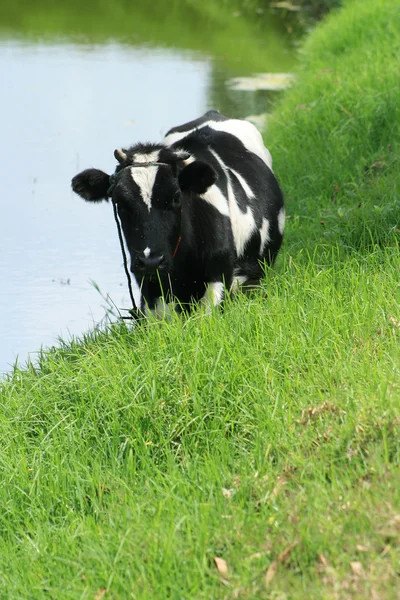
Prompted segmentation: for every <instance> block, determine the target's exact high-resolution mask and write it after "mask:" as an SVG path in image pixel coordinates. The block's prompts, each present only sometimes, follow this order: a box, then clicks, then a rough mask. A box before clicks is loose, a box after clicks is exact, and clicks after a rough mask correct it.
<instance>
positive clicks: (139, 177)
mask: <svg viewBox="0 0 400 600" xmlns="http://www.w3.org/2000/svg"><path fill="white" fill-rule="evenodd" d="M157 172H158V167H157V166H151V167H131V175H132V179H133V181H134V182H135V183H136V185H137V186H138V187H139V190H140V195H141V196H142V200H143V202H144V203H145V204H146V206H147V208H148V209H149V211H150V209H151V196H152V193H153V187H154V182H155V180H156V176H157Z"/></svg>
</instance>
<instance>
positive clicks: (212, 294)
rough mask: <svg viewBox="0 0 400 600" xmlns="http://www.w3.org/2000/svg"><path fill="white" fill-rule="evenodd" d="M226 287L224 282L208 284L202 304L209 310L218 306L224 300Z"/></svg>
mask: <svg viewBox="0 0 400 600" xmlns="http://www.w3.org/2000/svg"><path fill="white" fill-rule="evenodd" d="M224 292H225V286H224V283H223V281H211V282H210V283H208V284H207V287H206V291H205V293H204V296H203V297H202V299H201V303H202V304H204V306H206V307H207V308H208V309H211V308H212V307H213V306H218V304H221V302H222V301H223V299H224Z"/></svg>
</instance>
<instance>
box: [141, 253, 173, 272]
mask: <svg viewBox="0 0 400 600" xmlns="http://www.w3.org/2000/svg"><path fill="white" fill-rule="evenodd" d="M166 266H167V261H166V260H165V256H164V254H161V256H148V257H147V256H138V257H137V262H136V268H135V271H136V269H137V270H138V271H139V272H140V273H143V275H153V274H154V273H155V272H156V271H162V270H163V269H165V267H166Z"/></svg>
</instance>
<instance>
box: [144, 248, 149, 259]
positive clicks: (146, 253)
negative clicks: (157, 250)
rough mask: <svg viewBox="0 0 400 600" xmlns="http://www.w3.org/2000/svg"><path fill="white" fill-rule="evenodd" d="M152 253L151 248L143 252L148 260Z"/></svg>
mask: <svg viewBox="0 0 400 600" xmlns="http://www.w3.org/2000/svg"><path fill="white" fill-rule="evenodd" d="M150 252H151V250H150V248H149V247H147V248H145V249H144V250H143V254H144V255H145V257H146V258H149V256H150Z"/></svg>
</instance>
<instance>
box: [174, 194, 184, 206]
mask: <svg viewBox="0 0 400 600" xmlns="http://www.w3.org/2000/svg"><path fill="white" fill-rule="evenodd" d="M181 199H182V196H181V194H180V193H179V192H177V193H176V194H175V196H174V197H173V198H172V206H173V208H179V207H180V205H181Z"/></svg>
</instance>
